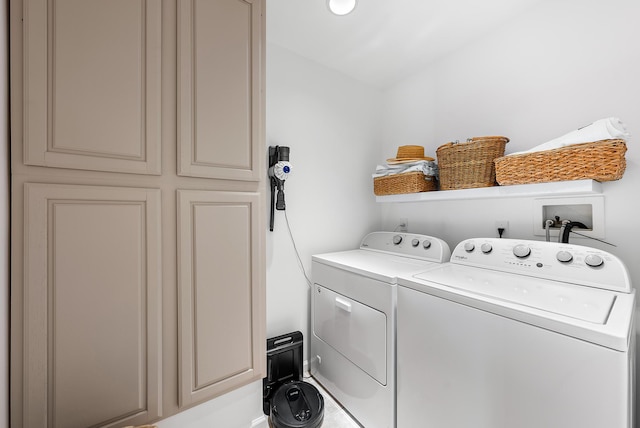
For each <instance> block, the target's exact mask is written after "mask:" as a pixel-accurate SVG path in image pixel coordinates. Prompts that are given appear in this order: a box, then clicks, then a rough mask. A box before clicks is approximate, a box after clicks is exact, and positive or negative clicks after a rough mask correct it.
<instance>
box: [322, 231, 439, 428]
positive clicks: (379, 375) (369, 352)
mask: <svg viewBox="0 0 640 428" xmlns="http://www.w3.org/2000/svg"><path fill="white" fill-rule="evenodd" d="M450 254H451V253H450V250H449V246H448V245H447V243H446V242H444V241H443V240H441V239H438V238H434V237H431V236H425V235H417V234H410V233H394V232H374V233H371V234H369V235H367V236H365V237H364V239H363V240H362V243H361V245H360V248H359V249H356V250H350V251H342V252H335V253H328V254H319V255H314V256H313V258H312V260H313V261H312V264H313V266H312V269H313V271H312V276H313V282H314V284H313V289H312V335H311V374H312V375H313V377H314V378H316V380H318V382H320V384H322V386H323V387H324V388H325V389H326V390H327V391H328V392H329V393H330V394H331V395H332V396H333V397H335V398H336V399H337V400H338V401H339V402H340V403H341V404H342V405H343V406H344V407H345V408H346V410H347V411H348V412H349V413H350V414H351V415H352V416H353V417H354V418H355V419H356V420H357V421H358V422H359V423H360V424H362V425H363V426H364V427H367V428H394V427H395V426H396V410H395V403H396V384H395V379H396V370H395V367H396V348H395V343H396V339H395V335H396V299H397V297H396V296H397V294H396V288H397V287H396V283H397V280H396V278H397V276H398V275H410V274H412V273H417V272H424V271H425V270H428V269H429V268H431V267H436V266H439V265H440V264H441V263H442V262H445V261H448V260H449V257H450Z"/></svg>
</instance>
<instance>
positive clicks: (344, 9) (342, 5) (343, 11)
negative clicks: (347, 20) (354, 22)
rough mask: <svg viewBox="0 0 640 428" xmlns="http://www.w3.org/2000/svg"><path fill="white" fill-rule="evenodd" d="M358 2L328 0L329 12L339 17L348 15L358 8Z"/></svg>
mask: <svg viewBox="0 0 640 428" xmlns="http://www.w3.org/2000/svg"><path fill="white" fill-rule="evenodd" d="M356 3H357V0H327V7H328V8H329V10H330V11H331V12H332V13H333V14H335V15H338V16H342V15H347V14H349V13H351V12H353V9H355V8H356Z"/></svg>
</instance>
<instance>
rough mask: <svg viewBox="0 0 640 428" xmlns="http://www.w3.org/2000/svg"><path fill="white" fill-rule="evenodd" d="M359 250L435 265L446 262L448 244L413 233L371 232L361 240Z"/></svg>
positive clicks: (449, 253) (449, 251) (438, 239)
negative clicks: (403, 257)
mask: <svg viewBox="0 0 640 428" xmlns="http://www.w3.org/2000/svg"><path fill="white" fill-rule="evenodd" d="M360 249H361V250H370V251H379V252H383V253H389V254H394V255H401V256H405V257H411V258H414V259H419V260H426V261H433V262H436V263H444V262H448V261H449V258H450V257H451V250H450V249H449V244H447V243H446V242H445V241H443V240H442V239H440V238H436V237H433V236H428V235H420V234H415V233H406V232H401V233H396V232H373V233H370V234H368V235H367V236H365V237H364V238H363V239H362V243H361V244H360Z"/></svg>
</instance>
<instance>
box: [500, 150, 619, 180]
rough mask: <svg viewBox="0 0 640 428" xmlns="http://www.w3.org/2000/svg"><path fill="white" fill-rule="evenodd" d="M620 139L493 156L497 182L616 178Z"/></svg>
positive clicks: (617, 176) (617, 178)
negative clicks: (494, 157) (497, 157)
mask: <svg viewBox="0 0 640 428" xmlns="http://www.w3.org/2000/svg"><path fill="white" fill-rule="evenodd" d="M626 151H627V145H626V144H625V141H624V140H601V141H595V142H592V143H582V144H574V145H571V146H566V147H562V148H559V149H552V150H545V151H542V152H534V153H523V154H519V155H511V156H505V157H501V158H499V159H496V161H495V163H496V179H497V180H498V183H500V185H509V184H529V183H546V182H550V181H571V180H586V179H592V180H597V181H613V180H619V179H620V178H622V174H624V170H625V168H626V161H625V158H624V154H625V152H626Z"/></svg>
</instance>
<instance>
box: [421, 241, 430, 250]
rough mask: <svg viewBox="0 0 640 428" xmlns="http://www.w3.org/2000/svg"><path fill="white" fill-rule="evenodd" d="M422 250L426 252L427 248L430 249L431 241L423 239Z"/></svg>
mask: <svg viewBox="0 0 640 428" xmlns="http://www.w3.org/2000/svg"><path fill="white" fill-rule="evenodd" d="M422 248H424V249H425V250H428V249H429V248H431V241H429V240H428V239H425V240H424V242H423V243H422Z"/></svg>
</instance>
